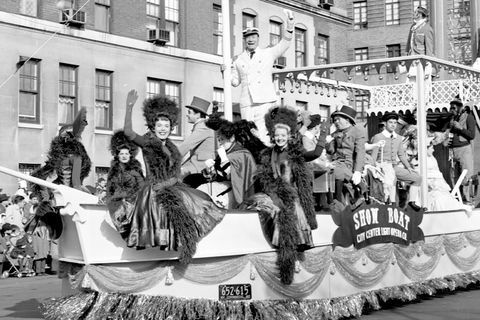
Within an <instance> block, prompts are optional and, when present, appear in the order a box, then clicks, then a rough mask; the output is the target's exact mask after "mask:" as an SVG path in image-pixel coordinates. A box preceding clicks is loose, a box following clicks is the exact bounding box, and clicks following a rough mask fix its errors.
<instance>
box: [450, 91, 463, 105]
mask: <svg viewBox="0 0 480 320" xmlns="http://www.w3.org/2000/svg"><path fill="white" fill-rule="evenodd" d="M450 104H453V105H457V106H460V107H461V106H463V102H462V100H461V99H460V96H459V95H458V94H457V95H456V96H455V98H453V100H452V101H450Z"/></svg>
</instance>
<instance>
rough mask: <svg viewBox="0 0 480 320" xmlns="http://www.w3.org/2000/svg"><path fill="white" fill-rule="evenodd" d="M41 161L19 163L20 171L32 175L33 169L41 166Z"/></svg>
mask: <svg viewBox="0 0 480 320" xmlns="http://www.w3.org/2000/svg"><path fill="white" fill-rule="evenodd" d="M40 166H41V165H40V163H19V164H18V171H19V172H21V173H23V174H28V175H30V174H31V173H32V172H33V171H35V170H36V169H38V168H40Z"/></svg>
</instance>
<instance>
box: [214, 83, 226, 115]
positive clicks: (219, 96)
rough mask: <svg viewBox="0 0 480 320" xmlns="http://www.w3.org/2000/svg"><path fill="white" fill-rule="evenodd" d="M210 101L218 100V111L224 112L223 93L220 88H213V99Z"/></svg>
mask: <svg viewBox="0 0 480 320" xmlns="http://www.w3.org/2000/svg"><path fill="white" fill-rule="evenodd" d="M212 101H217V102H218V112H224V111H225V110H224V105H225V94H224V93H223V89H222V88H213V99H212Z"/></svg>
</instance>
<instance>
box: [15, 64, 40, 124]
mask: <svg viewBox="0 0 480 320" xmlns="http://www.w3.org/2000/svg"><path fill="white" fill-rule="evenodd" d="M19 79H20V84H19V97H18V121H19V122H27V123H40V60H36V59H30V60H28V61H27V62H25V63H24V65H23V66H22V67H21V68H20V75H19Z"/></svg>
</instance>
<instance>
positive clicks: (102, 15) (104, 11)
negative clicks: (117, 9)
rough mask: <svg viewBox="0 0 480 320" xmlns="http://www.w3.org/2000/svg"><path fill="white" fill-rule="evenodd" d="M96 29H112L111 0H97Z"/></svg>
mask: <svg viewBox="0 0 480 320" xmlns="http://www.w3.org/2000/svg"><path fill="white" fill-rule="evenodd" d="M95 29H96V30H98V31H103V32H109V31H110V0H95Z"/></svg>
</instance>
